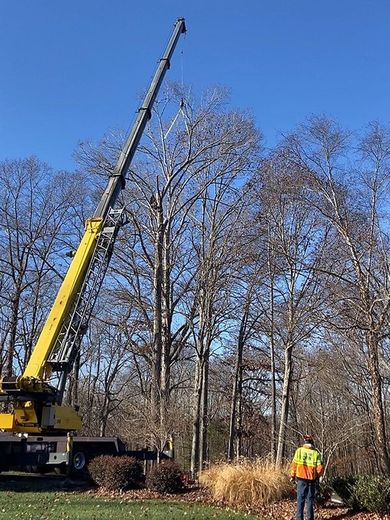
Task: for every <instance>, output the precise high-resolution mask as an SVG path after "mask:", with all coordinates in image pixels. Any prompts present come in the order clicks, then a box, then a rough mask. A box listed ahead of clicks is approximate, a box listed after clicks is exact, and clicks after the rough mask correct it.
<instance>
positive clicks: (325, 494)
mask: <svg viewBox="0 0 390 520" xmlns="http://www.w3.org/2000/svg"><path fill="white" fill-rule="evenodd" d="M331 496H332V488H331V487H330V486H329V484H326V483H325V482H321V483H319V484H318V485H317V488H316V494H315V501H316V503H317V504H318V505H319V506H323V505H324V504H325V503H326V502H327V501H328V500H330V497H331Z"/></svg>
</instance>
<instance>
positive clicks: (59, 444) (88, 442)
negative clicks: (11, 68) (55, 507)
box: [0, 18, 186, 472]
mask: <svg viewBox="0 0 390 520" xmlns="http://www.w3.org/2000/svg"><path fill="white" fill-rule="evenodd" d="M185 31H186V26H185V20H184V18H179V19H178V20H177V21H176V23H175V25H174V29H173V32H172V34H171V37H170V40H169V42H168V45H167V47H166V49H165V52H164V55H163V57H162V58H161V59H160V61H159V64H158V67H157V69H156V71H155V74H154V77H153V79H152V81H151V83H150V86H149V89H148V91H147V93H146V95H145V98H144V100H143V103H142V105H141V107H140V108H139V110H138V115H137V117H136V119H135V122H134V124H133V127H132V129H131V131H130V133H129V135H128V138H127V140H126V142H125V144H124V146H123V148H122V150H121V153H120V155H119V158H118V160H117V163H116V165H115V167H114V168H113V170H112V172H111V174H110V176H109V179H108V184H107V187H106V189H105V190H104V192H103V194H102V196H101V199H100V202H99V204H98V206H97V208H96V210H95V213H94V214H93V216H92V217H91V218H90V219H88V220H87V222H86V226H85V232H84V235H83V237H82V240H81V242H80V244H79V246H78V248H77V250H76V251H75V253H74V256H73V259H72V262H71V264H70V266H69V268H68V271H67V273H66V275H65V277H64V280H63V282H62V284H61V287H60V289H59V291H58V293H57V296H56V298H55V301H54V303H53V306H52V308H51V310H50V312H49V314H48V316H47V319H46V321H45V324H44V326H43V328H42V330H41V333H40V335H39V337H38V340H37V342H36V344H35V347H34V349H33V351H32V354H31V356H30V359H29V361H28V363H27V365H26V367H25V369H24V372H23V374H21V375H20V376H12V377H3V378H1V379H0V403H3V406H4V404H6V409H7V411H6V412H3V413H0V455H1V456H0V471H8V470H15V469H16V470H18V469H19V470H30V471H34V470H38V471H45V470H48V469H56V470H59V471H67V470H69V468H72V470H73V471H76V472H77V471H82V470H84V468H85V466H86V463H87V462H88V460H89V459H90V458H92V457H94V456H96V455H100V454H115V453H123V452H125V446H124V444H123V443H122V442H121V441H120V439H118V438H107V437H83V436H78V435H77V431H79V430H80V429H81V427H82V421H81V418H80V416H79V414H78V411H77V410H76V409H74V408H73V407H71V406H67V405H64V404H63V397H64V392H65V390H66V383H67V379H68V375H69V373H70V372H71V370H72V368H73V364H74V361H75V359H76V356H77V355H78V353H79V352H80V345H81V341H82V338H83V335H84V334H85V332H86V330H87V327H88V322H89V320H90V318H91V315H92V312H93V308H94V304H95V302H96V299H97V296H98V293H99V290H100V287H101V285H102V282H103V279H104V276H105V273H106V271H107V267H108V264H109V262H110V258H111V256H112V252H113V246H114V243H115V239H116V236H117V234H118V231H119V229H120V227H121V226H122V225H123V223H124V211H123V208H121V207H118V204H117V200H118V196H119V194H120V192H121V190H122V189H123V188H124V187H125V178H126V173H127V171H128V169H129V166H130V164H131V161H132V159H133V157H134V154H135V152H136V149H137V146H138V144H139V141H140V139H141V136H142V134H143V132H144V129H145V127H146V124H147V122H148V120H149V119H150V118H151V114H152V107H153V104H154V101H155V99H156V96H157V93H158V91H159V88H160V86H161V83H162V81H163V78H164V76H165V73H166V71H167V70H168V69H169V67H170V60H171V57H172V55H173V52H174V49H175V47H176V44H177V42H178V40H179V37H180V35H181V34H182V33H184V32H185ZM131 454H133V455H134V454H135V453H134V452H131Z"/></svg>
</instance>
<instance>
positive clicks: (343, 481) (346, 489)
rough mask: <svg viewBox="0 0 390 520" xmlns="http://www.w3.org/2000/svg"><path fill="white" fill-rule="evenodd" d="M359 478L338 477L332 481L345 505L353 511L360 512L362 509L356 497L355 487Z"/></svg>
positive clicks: (349, 476)
mask: <svg viewBox="0 0 390 520" xmlns="http://www.w3.org/2000/svg"><path fill="white" fill-rule="evenodd" d="M357 478H358V477H357V476H354V475H348V476H346V477H336V478H334V479H333V480H332V488H333V489H334V490H335V492H336V493H337V494H338V496H339V497H340V498H341V500H342V501H343V502H344V504H345V505H346V506H348V507H350V508H351V509H353V510H358V509H359V508H360V507H359V503H358V502H357V500H356V498H355V495H354V487H355V484H356V481H357Z"/></svg>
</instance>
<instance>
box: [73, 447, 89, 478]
mask: <svg viewBox="0 0 390 520" xmlns="http://www.w3.org/2000/svg"><path fill="white" fill-rule="evenodd" d="M86 470H87V457H86V455H85V453H84V452H83V451H75V452H74V453H73V456H72V473H73V474H74V475H83V474H84V473H85V472H86Z"/></svg>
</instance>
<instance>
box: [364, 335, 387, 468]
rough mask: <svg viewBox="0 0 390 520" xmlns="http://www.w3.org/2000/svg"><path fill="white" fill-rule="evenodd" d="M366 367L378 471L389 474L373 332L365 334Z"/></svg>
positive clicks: (375, 341) (376, 348) (380, 379)
mask: <svg viewBox="0 0 390 520" xmlns="http://www.w3.org/2000/svg"><path fill="white" fill-rule="evenodd" d="M367 346H368V367H369V370H370V376H371V388H372V390H371V392H372V395H371V398H372V408H373V416H374V431H375V448H376V451H377V453H378V456H379V461H380V462H379V468H378V469H379V470H380V471H381V472H382V473H383V474H389V473H390V461H389V453H388V450H387V444H386V429H385V414H384V410H383V398H382V378H381V375H380V371H379V360H378V337H377V335H376V334H375V333H374V332H369V333H368V334H367Z"/></svg>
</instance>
